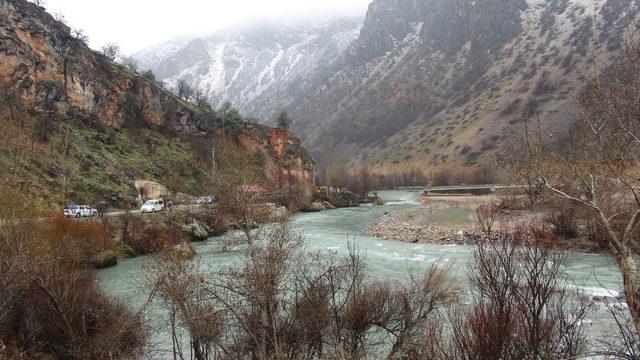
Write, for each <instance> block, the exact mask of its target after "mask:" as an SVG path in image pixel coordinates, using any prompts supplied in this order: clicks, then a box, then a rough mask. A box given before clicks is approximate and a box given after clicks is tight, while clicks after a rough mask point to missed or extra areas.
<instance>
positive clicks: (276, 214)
mask: <svg viewBox="0 0 640 360" xmlns="http://www.w3.org/2000/svg"><path fill="white" fill-rule="evenodd" d="M288 217H289V209H287V207H286V206H280V207H279V208H277V209H275V210H274V211H273V212H272V213H271V219H273V220H274V221H284V220H287V218H288Z"/></svg>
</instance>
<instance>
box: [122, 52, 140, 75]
mask: <svg viewBox="0 0 640 360" xmlns="http://www.w3.org/2000/svg"><path fill="white" fill-rule="evenodd" d="M120 61H121V62H122V65H123V66H124V67H126V68H127V69H129V70H131V71H133V72H138V70H139V69H140V64H139V63H138V60H136V59H135V58H133V57H131V56H122V57H121V58H120Z"/></svg>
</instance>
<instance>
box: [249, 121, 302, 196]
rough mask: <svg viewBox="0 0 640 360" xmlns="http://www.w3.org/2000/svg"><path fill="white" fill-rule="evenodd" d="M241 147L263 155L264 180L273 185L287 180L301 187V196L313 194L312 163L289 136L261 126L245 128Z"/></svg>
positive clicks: (278, 130) (291, 136) (298, 142)
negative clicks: (264, 163) (296, 181)
mask: <svg viewBox="0 0 640 360" xmlns="http://www.w3.org/2000/svg"><path fill="white" fill-rule="evenodd" d="M240 141H241V144H243V147H245V148H248V149H251V150H254V149H259V150H260V151H262V152H263V153H264V154H266V155H267V161H266V165H265V169H266V175H267V177H268V178H269V179H270V180H271V181H272V182H274V183H277V182H278V181H279V180H280V179H289V177H291V178H294V179H298V180H299V181H298V182H299V183H300V184H302V185H304V186H303V191H304V193H305V195H307V196H311V195H312V193H313V186H312V185H313V181H314V172H315V168H314V163H313V159H312V158H311V156H310V155H309V153H308V152H307V151H306V150H305V149H304V148H303V147H302V145H301V144H300V140H299V139H298V138H296V137H294V136H293V135H291V133H290V132H288V131H285V130H282V129H274V128H270V127H267V126H264V125H260V124H255V123H250V124H247V126H246V129H245V134H243V135H241V136H240Z"/></svg>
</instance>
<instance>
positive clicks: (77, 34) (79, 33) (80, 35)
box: [71, 29, 89, 44]
mask: <svg viewBox="0 0 640 360" xmlns="http://www.w3.org/2000/svg"><path fill="white" fill-rule="evenodd" d="M71 35H72V36H73V37H74V38H76V39H77V40H79V41H81V42H83V43H85V44H86V43H88V42H89V36H87V34H86V33H85V32H84V30H83V29H73V30H72V31H71Z"/></svg>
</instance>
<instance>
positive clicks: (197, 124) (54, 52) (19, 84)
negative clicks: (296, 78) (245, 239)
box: [0, 0, 313, 191]
mask: <svg viewBox="0 0 640 360" xmlns="http://www.w3.org/2000/svg"><path fill="white" fill-rule="evenodd" d="M0 88H1V89H2V91H3V92H4V93H5V94H11V95H12V96H15V98H17V99H18V100H19V101H20V103H21V104H22V105H23V107H24V108H25V109H27V110H28V111H31V112H34V113H37V114H40V115H41V116H47V117H51V118H59V117H61V116H63V115H65V114H68V113H69V112H74V113H78V112H79V113H82V114H83V116H84V115H86V116H87V117H88V118H90V119H91V122H92V123H96V124H98V125H99V126H92V127H94V128H96V129H98V130H95V131H96V132H100V131H101V130H99V129H128V128H137V129H154V131H159V132H160V133H161V134H163V135H162V136H165V137H167V138H171V137H179V138H180V139H181V141H184V142H186V143H189V141H190V140H193V139H197V138H199V137H208V136H210V135H211V134H213V133H216V130H217V129H218V127H219V119H218V117H217V115H216V114H215V113H214V112H213V111H211V110H209V109H206V108H201V107H198V106H196V105H194V104H192V103H189V102H186V101H183V100H181V99H179V98H178V97H176V96H175V95H174V94H172V93H170V92H169V91H167V90H165V89H164V88H163V86H162V85H161V84H160V83H158V82H156V81H155V80H154V79H152V78H150V77H148V76H143V75H141V74H138V73H137V72H134V71H131V70H129V69H127V68H125V67H124V66H122V65H120V64H117V63H114V62H112V61H111V60H109V59H108V58H107V57H105V56H103V55H102V54H100V53H98V52H95V51H93V50H91V49H90V48H88V47H87V46H86V45H85V44H84V43H83V42H82V41H81V40H79V39H77V38H74V37H73V36H72V33H71V30H70V29H69V27H67V26H66V25H64V24H63V23H62V22H59V21H57V20H55V19H54V18H53V17H52V16H50V15H49V14H47V13H46V11H45V10H44V9H43V8H41V7H39V6H37V5H35V4H32V3H29V2H27V1H24V0H0ZM246 128H247V131H245V132H244V133H243V134H241V135H239V136H236V137H235V138H234V140H235V141H236V142H238V143H239V144H241V145H243V146H244V147H245V148H247V149H254V148H260V149H262V150H263V152H264V153H265V154H267V166H266V170H265V173H266V175H267V176H268V177H269V178H273V177H275V176H276V174H278V173H282V172H288V173H291V174H292V175H293V176H296V177H297V178H299V179H300V180H301V181H304V182H305V186H306V187H307V188H308V191H311V187H312V184H311V183H312V179H313V160H312V159H311V157H310V156H309V155H308V153H307V152H306V150H305V149H303V148H302V147H301V146H300V142H299V141H298V140H297V139H295V138H293V137H292V136H290V135H289V134H287V133H285V132H281V131H278V130H274V129H269V128H266V127H262V126H257V125H251V124H248V125H247V127H246ZM105 131H107V130H105ZM192 150H194V151H195V147H194V149H192ZM129 175H130V176H131V177H132V178H131V179H130V180H136V179H135V178H133V177H134V176H136V175H135V174H129ZM149 180H151V179H149Z"/></svg>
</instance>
